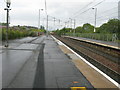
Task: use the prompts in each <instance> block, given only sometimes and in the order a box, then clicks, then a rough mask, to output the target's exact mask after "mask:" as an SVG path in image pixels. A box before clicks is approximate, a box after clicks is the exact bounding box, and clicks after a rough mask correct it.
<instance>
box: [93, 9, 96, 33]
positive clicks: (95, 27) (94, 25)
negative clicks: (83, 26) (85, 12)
mask: <svg viewBox="0 0 120 90" xmlns="http://www.w3.org/2000/svg"><path fill="white" fill-rule="evenodd" d="M92 9H94V10H95V25H94V32H96V29H95V28H96V18H97V8H92Z"/></svg>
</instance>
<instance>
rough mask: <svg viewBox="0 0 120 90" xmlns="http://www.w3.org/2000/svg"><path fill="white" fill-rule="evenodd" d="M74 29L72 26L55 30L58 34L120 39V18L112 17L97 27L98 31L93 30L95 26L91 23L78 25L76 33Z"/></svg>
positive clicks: (111, 39)
mask: <svg viewBox="0 0 120 90" xmlns="http://www.w3.org/2000/svg"><path fill="white" fill-rule="evenodd" d="M73 31H74V30H72V29H70V28H63V29H61V30H56V31H54V33H55V34H57V35H71V36H78V37H85V38H91V39H97V40H104V41H120V20H118V19H111V20H109V21H108V22H107V23H104V24H102V25H101V26H100V27H96V32H93V31H94V26H92V25H91V24H89V23H86V24H84V25H83V26H82V27H81V26H79V27H77V28H76V29H75V33H73Z"/></svg>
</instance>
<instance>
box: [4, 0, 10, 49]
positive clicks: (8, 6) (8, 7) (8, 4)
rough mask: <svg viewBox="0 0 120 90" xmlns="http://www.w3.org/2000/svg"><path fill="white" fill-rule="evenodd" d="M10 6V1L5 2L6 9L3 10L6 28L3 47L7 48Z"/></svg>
mask: <svg viewBox="0 0 120 90" xmlns="http://www.w3.org/2000/svg"><path fill="white" fill-rule="evenodd" d="M10 5H11V1H10V0H6V6H7V7H6V8H5V9H4V10H7V17H6V18H7V27H6V44H5V47H8V46H9V44H8V30H9V11H10V10H11V9H10Z"/></svg>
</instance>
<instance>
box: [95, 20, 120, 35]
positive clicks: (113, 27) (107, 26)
mask: <svg viewBox="0 0 120 90" xmlns="http://www.w3.org/2000/svg"><path fill="white" fill-rule="evenodd" d="M119 26H120V20H118V19H111V20H109V21H108V22H107V23H104V24H103V25H101V26H100V27H99V28H98V29H97V33H118V32H120V31H119V28H118V27H119Z"/></svg>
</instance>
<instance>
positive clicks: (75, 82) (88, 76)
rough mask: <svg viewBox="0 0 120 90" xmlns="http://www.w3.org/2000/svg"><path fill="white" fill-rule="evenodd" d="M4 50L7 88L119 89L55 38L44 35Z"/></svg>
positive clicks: (4, 83) (3, 71)
mask: <svg viewBox="0 0 120 90" xmlns="http://www.w3.org/2000/svg"><path fill="white" fill-rule="evenodd" d="M23 41H24V40H23ZM17 45H18V46H17ZM16 46H17V47H16ZM3 50H4V51H3V52H2V55H3V59H2V60H3V61H4V62H2V65H3V69H2V73H3V77H2V79H3V81H2V84H3V85H4V87H5V88H48V90H49V89H51V90H53V89H55V90H61V89H63V90H64V89H65V90H66V89H68V90H86V89H87V90H89V89H90V90H91V89H93V90H94V89H95V88H98V89H101V88H105V89H106V88H111V90H118V87H119V85H118V84H116V83H115V82H114V81H113V80H110V79H108V78H107V77H105V76H104V75H103V74H102V73H100V72H98V71H97V70H96V69H95V68H93V67H92V66H91V65H90V64H89V63H88V62H87V61H86V60H85V59H84V58H82V57H81V56H79V55H78V54H77V53H75V52H74V51H73V50H72V49H70V48H69V47H67V46H66V45H65V44H64V43H62V42H61V41H59V40H58V39H56V38H55V37H54V36H50V35H49V36H48V37H47V36H44V35H43V36H41V37H37V38H36V39H35V40H32V41H31V42H26V41H25V43H24V42H23V43H22V44H21V42H20V45H19V43H17V44H15V45H14V47H12V46H11V48H8V50H7V49H3ZM19 54H21V56H19ZM26 55H27V56H26ZM18 56H19V57H18ZM20 57H22V59H21V58H20ZM7 61H9V62H7ZM10 61H12V62H11V63H10ZM19 62H20V63H19ZM24 62H25V63H24ZM4 87H3V88H4ZM74 87H75V88H76V87H77V88H78V89H75V88H74ZM81 87H82V89H79V88H81Z"/></svg>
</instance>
